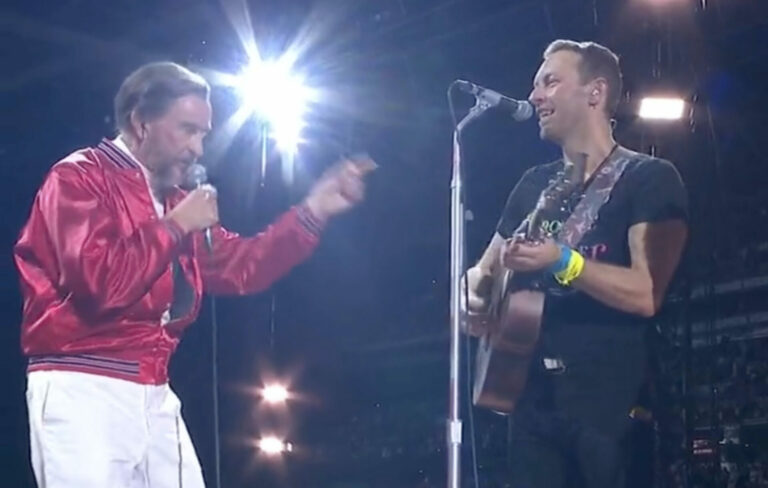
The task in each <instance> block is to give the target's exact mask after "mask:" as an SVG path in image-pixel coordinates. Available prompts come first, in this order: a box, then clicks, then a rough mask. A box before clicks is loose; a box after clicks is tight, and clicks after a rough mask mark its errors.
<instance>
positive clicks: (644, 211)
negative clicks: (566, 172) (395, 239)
mask: <svg viewBox="0 0 768 488" xmlns="http://www.w3.org/2000/svg"><path fill="white" fill-rule="evenodd" d="M620 96H621V73H620V70H619V63H618V58H617V57H616V55H615V54H613V53H612V52H611V51H610V50H608V49H607V48H605V47H603V46H600V45H598V44H595V43H576V42H573V41H555V42H553V43H552V44H550V46H549V47H548V48H547V50H546V51H545V53H544V61H543V63H542V64H541V67H540V68H539V70H538V72H537V73H536V76H535V78H534V83H533V91H532V92H531V95H530V100H531V102H532V103H533V105H534V106H535V108H536V112H537V114H538V117H539V126H540V135H541V137H542V138H544V139H547V140H550V141H552V142H554V143H555V144H557V145H558V146H560V147H561V148H562V152H563V156H562V159H560V160H558V161H555V162H553V163H550V164H546V165H542V166H538V167H534V168H532V169H531V170H529V171H527V172H526V173H525V175H524V176H523V178H522V179H521V180H520V182H519V183H518V184H517V185H516V186H515V188H514V189H513V190H512V193H511V194H510V196H509V199H508V201H507V205H506V207H505V209H504V212H503V215H502V217H501V219H500V221H499V224H498V227H497V232H496V235H494V237H493V239H492V241H491V243H490V244H489V246H488V248H487V249H486V251H485V253H484V254H483V256H482V257H481V259H480V261H479V262H478V263H477V264H476V265H475V266H474V267H472V268H471V269H470V270H469V271H468V272H467V280H468V281H467V282H468V292H469V293H468V299H469V301H468V308H469V311H470V312H483V311H485V310H486V309H487V305H488V303H487V302H488V299H487V298H488V297H487V296H483V295H482V293H481V290H484V289H485V288H486V287H485V283H487V281H488V279H490V277H491V276H492V275H493V274H494V272H495V270H496V269H497V268H498V267H500V266H506V267H507V268H509V269H511V270H513V271H515V272H524V273H527V272H538V273H540V274H541V275H542V276H544V277H545V279H544V280H543V287H544V291H546V295H547V296H546V301H545V307H544V316H543V320H542V331H541V337H540V340H539V343H538V347H537V353H536V355H535V358H534V361H533V363H532V367H531V373H530V376H529V380H528V385H527V387H526V390H525V391H524V393H523V395H522V397H521V398H520V401H519V403H518V405H517V407H516V409H515V412H514V413H513V415H512V435H511V439H512V445H511V449H512V463H511V464H512V470H511V477H512V480H511V486H513V487H515V488H577V487H578V488H623V487H630V486H635V485H633V484H632V483H633V480H634V482H637V479H636V478H634V477H633V476H632V474H631V469H630V466H631V464H632V460H633V458H634V455H633V453H632V452H631V450H630V449H629V447H630V446H629V445H628V444H629V443H628V442H627V434H628V431H629V428H630V416H629V414H630V410H631V408H632V406H633V405H634V402H635V401H636V399H637V396H638V393H639V390H640V387H641V385H642V384H643V382H644V380H645V373H646V357H647V351H646V344H645V337H646V329H647V325H648V322H649V320H650V319H651V318H652V317H653V316H654V315H655V314H656V312H657V311H658V309H659V307H660V305H661V303H662V301H663V299H664V295H665V293H666V289H667V286H668V284H669V282H670V280H671V279H672V276H673V275H674V273H675V270H676V268H677V265H678V263H679V260H680V256H681V254H682V250H683V247H684V245H685V241H686V239H687V234H688V230H687V224H686V222H687V203H686V201H687V197H686V193H685V189H684V187H683V184H682V182H681V180H680V176H679V174H678V173H677V171H676V170H675V168H674V166H673V165H672V164H670V163H669V162H667V161H664V160H661V159H656V158H652V157H650V156H646V155H642V154H638V153H633V152H631V151H628V150H626V149H624V148H620V147H618V146H617V144H616V143H615V141H614V139H613V135H612V127H611V117H612V115H613V114H614V112H615V110H616V107H617V105H618V103H619V99H620ZM618 152H620V153H621V154H622V155H623V156H625V157H626V158H627V159H628V161H629V162H628V163H627V164H626V166H625V167H624V169H623V172H622V173H620V176H619V179H618V181H616V183H615V185H614V186H613V188H612V190H611V193H610V197H609V198H608V199H607V201H606V202H605V203H604V204H603V206H602V207H601V208H600V210H599V213H598V216H597V219H596V220H595V222H594V224H593V225H592V227H591V228H590V229H589V230H587V231H586V233H585V234H584V235H583V237H582V239H581V240H580V241H579V244H578V245H577V246H576V247H577V249H571V248H569V247H567V246H565V245H563V244H562V243H560V242H558V240H557V234H558V232H559V230H560V229H561V228H562V226H563V224H564V223H565V222H566V220H567V219H568V216H569V214H570V211H572V210H573V206H572V205H571V206H568V205H567V206H565V207H563V211H562V212H558V213H555V214H550V215H546V216H544V218H543V219H542V220H541V225H542V227H543V228H545V229H546V230H547V231H548V232H549V233H551V234H552V235H553V238H548V239H547V240H545V241H544V242H543V243H529V242H525V241H521V240H520V239H518V238H515V235H514V233H515V230H516V229H517V228H518V227H519V225H520V223H521V222H522V221H524V220H525V219H526V217H527V216H528V214H529V213H530V212H531V210H533V208H534V207H535V206H536V203H537V200H538V199H539V195H540V194H541V192H542V190H544V189H545V188H546V187H547V185H548V184H549V182H550V181H551V180H552V179H554V178H555V177H556V175H557V173H558V172H560V171H561V170H562V169H563V168H564V164H565V163H566V162H572V161H576V158H579V157H583V155H586V164H585V169H586V170H585V182H584V184H583V185H579V186H578V191H577V193H576V195H575V196H574V198H573V199H572V201H576V202H578V198H579V195H580V194H582V192H583V191H585V190H586V188H588V187H589V184H590V183H591V182H592V181H593V178H594V175H595V174H597V171H598V169H599V168H601V167H604V166H603V165H604V164H607V162H609V161H611V160H612V158H614V157H616V154H617V153H618ZM609 167H611V166H610V165H606V166H605V168H609ZM472 332H473V333H482V332H483V331H482V330H479V331H478V330H474V331H472ZM645 486H647V485H645Z"/></svg>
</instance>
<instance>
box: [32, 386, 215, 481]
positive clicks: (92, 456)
mask: <svg viewBox="0 0 768 488" xmlns="http://www.w3.org/2000/svg"><path fill="white" fill-rule="evenodd" d="M27 405H28V407H29V429H30V441H31V442H30V444H31V445H30V447H31V454H32V468H33V469H34V471H35V478H36V479H37V485H38V487H39V488H204V484H203V477H202V473H201V470H200V463H199V462H198V460H197V455H196V454H195V449H194V447H193V446H192V441H191V440H190V438H189V434H188V433H187V428H186V426H185V425H184V420H183V419H182V418H181V404H180V403H179V399H178V398H177V397H176V394H175V393H174V392H173V391H172V390H171V388H170V387H169V386H168V385H159V386H156V385H142V384H138V383H132V382H130V381H124V380H118V379H114V378H109V377H106V376H98V375H94V374H87V373H75V372H69V371H35V372H31V373H29V374H28V376H27Z"/></svg>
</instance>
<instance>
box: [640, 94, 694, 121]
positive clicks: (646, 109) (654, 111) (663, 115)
mask: <svg viewBox="0 0 768 488" xmlns="http://www.w3.org/2000/svg"><path fill="white" fill-rule="evenodd" d="M684 112H685V100H683V99H682V98H659V97H646V98H643V99H642V100H641V101H640V111H639V113H638V115H640V118H642V119H647V120H679V119H681V118H683V113H684Z"/></svg>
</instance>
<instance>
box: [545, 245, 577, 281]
mask: <svg viewBox="0 0 768 488" xmlns="http://www.w3.org/2000/svg"><path fill="white" fill-rule="evenodd" d="M558 246H559V247H560V259H558V260H557V261H556V262H554V263H553V264H552V266H550V267H549V271H550V272H551V273H552V274H557V273H561V272H563V271H565V270H566V269H567V268H568V263H570V262H571V253H572V252H573V250H572V249H571V248H570V247H568V246H566V245H565V244H558Z"/></svg>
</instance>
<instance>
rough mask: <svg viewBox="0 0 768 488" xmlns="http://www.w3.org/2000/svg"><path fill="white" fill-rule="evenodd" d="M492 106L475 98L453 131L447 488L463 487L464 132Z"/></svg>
mask: <svg viewBox="0 0 768 488" xmlns="http://www.w3.org/2000/svg"><path fill="white" fill-rule="evenodd" d="M490 107H491V105H490V104H489V103H488V102H486V101H485V100H482V99H481V98H480V97H476V102H475V106H474V107H472V108H471V109H470V111H469V113H467V115H466V116H465V117H464V118H463V119H462V120H461V122H459V123H458V124H457V125H456V128H455V129H454V132H453V171H452V177H451V258H450V259H451V303H450V307H451V328H450V330H451V339H450V386H449V398H448V425H447V428H448V431H447V436H446V439H447V443H448V488H459V487H460V485H461V434H462V424H461V418H460V416H459V390H460V381H459V379H460V378H459V363H460V359H461V357H460V348H459V345H460V342H461V332H462V329H463V327H462V322H463V320H464V318H465V317H464V307H462V304H463V300H462V298H463V297H462V293H461V280H462V276H463V275H464V256H465V245H466V243H465V237H464V196H463V193H464V182H463V171H462V151H461V133H462V131H463V130H464V128H465V127H466V126H467V125H468V124H469V123H470V122H472V121H474V120H475V119H477V118H478V117H480V116H481V115H482V114H483V112H485V111H486V110H487V109H488V108H490Z"/></svg>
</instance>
